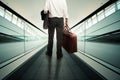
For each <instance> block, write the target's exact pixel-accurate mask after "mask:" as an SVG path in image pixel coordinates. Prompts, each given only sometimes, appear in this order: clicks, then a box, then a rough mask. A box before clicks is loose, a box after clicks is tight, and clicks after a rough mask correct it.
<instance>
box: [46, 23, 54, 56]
mask: <svg viewBox="0 0 120 80" xmlns="http://www.w3.org/2000/svg"><path fill="white" fill-rule="evenodd" d="M54 30H55V27H53V26H52V25H49V28H48V35H49V36H48V47H47V54H48V55H49V56H52V48H53V38H54Z"/></svg>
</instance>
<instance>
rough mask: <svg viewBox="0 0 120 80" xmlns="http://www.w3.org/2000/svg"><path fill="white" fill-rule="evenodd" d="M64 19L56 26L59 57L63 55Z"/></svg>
mask: <svg viewBox="0 0 120 80" xmlns="http://www.w3.org/2000/svg"><path fill="white" fill-rule="evenodd" d="M63 26H64V24H63V19H59V20H58V25H57V27H56V33H57V35H56V36H57V58H61V57H62V56H63V55H62V39H63Z"/></svg>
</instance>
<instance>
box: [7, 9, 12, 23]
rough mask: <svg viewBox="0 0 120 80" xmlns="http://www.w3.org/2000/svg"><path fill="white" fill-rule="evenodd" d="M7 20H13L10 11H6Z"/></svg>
mask: <svg viewBox="0 0 120 80" xmlns="http://www.w3.org/2000/svg"><path fill="white" fill-rule="evenodd" d="M5 18H6V19H7V20H9V21H11V20H12V13H11V12H9V11H8V10H6V13H5Z"/></svg>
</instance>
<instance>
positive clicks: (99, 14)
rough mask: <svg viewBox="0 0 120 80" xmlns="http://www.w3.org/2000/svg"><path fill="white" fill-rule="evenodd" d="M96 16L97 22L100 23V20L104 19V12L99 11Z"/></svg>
mask: <svg viewBox="0 0 120 80" xmlns="http://www.w3.org/2000/svg"><path fill="white" fill-rule="evenodd" d="M97 15H98V21H101V20H102V19H104V18H105V16H104V11H103V10H102V11H100V12H99V13H98V14H97Z"/></svg>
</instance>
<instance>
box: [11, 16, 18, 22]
mask: <svg viewBox="0 0 120 80" xmlns="http://www.w3.org/2000/svg"><path fill="white" fill-rule="evenodd" d="M12 23H14V24H17V16H15V15H13V19H12Z"/></svg>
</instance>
